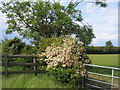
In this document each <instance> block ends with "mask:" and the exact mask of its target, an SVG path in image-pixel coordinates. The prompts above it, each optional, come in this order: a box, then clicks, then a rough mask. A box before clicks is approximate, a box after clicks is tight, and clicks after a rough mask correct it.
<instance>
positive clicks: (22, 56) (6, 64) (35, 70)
mask: <svg viewBox="0 0 120 90" xmlns="http://www.w3.org/2000/svg"><path fill="white" fill-rule="evenodd" d="M1 57H2V58H3V62H2V63H0V66H3V67H4V71H2V72H0V73H1V74H5V75H6V76H7V75H8V74H14V73H16V74H19V73H35V75H37V73H41V72H45V71H44V70H38V69H37V66H42V63H37V62H36V57H37V56H35V55H1ZM8 58H32V59H33V62H31V63H28V62H8ZM8 66H33V70H29V71H28V70H27V71H8Z"/></svg>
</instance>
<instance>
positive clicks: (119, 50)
mask: <svg viewBox="0 0 120 90" xmlns="http://www.w3.org/2000/svg"><path fill="white" fill-rule="evenodd" d="M86 53H87V54H120V47H105V46H103V47H96V46H87V47H86Z"/></svg>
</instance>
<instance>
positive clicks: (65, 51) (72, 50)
mask: <svg viewBox="0 0 120 90" xmlns="http://www.w3.org/2000/svg"><path fill="white" fill-rule="evenodd" d="M52 39H53V37H52ZM49 40H50V39H49ZM84 52H85V48H84V47H83V46H82V44H79V43H78V41H77V40H76V39H74V38H70V37H69V36H66V37H64V36H61V37H55V36H54V42H52V43H51V44H50V45H49V46H48V47H46V49H45V52H43V53H41V54H38V55H39V56H42V57H43V58H41V59H40V60H39V61H45V62H46V63H47V68H46V70H47V71H49V73H51V74H53V75H54V76H55V78H56V79H57V80H58V81H60V82H61V83H62V84H68V85H72V87H74V86H75V87H79V86H81V85H80V82H82V81H81V80H82V79H83V77H85V76H86V69H85V68H84V65H83V64H84V63H91V61H90V59H89V57H88V56H86V54H85V53H84ZM81 78H82V79H81ZM78 81H79V83H78Z"/></svg>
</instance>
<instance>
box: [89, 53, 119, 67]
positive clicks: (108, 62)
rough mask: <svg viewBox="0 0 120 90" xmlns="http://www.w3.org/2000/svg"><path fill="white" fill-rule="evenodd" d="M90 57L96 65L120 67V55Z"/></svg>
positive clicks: (94, 55) (91, 55)
mask: <svg viewBox="0 0 120 90" xmlns="http://www.w3.org/2000/svg"><path fill="white" fill-rule="evenodd" d="M88 56H89V57H90V59H91V60H92V64H94V65H102V66H108V67H120V62H118V56H120V54H88Z"/></svg>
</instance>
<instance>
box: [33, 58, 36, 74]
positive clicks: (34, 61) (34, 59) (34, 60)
mask: <svg viewBox="0 0 120 90" xmlns="http://www.w3.org/2000/svg"><path fill="white" fill-rule="evenodd" d="M33 63H36V58H35V57H33ZM33 70H34V71H35V75H37V72H36V71H37V66H36V65H34V67H33Z"/></svg>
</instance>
